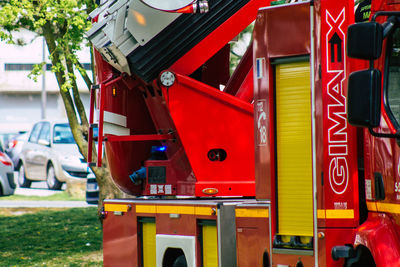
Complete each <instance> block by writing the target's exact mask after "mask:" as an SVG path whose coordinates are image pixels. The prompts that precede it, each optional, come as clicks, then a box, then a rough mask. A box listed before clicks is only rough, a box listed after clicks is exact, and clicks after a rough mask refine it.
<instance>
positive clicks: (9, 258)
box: [0, 207, 103, 266]
mask: <svg viewBox="0 0 400 267" xmlns="http://www.w3.org/2000/svg"><path fill="white" fill-rule="evenodd" d="M0 236H1V242H0V266H102V265H103V263H102V260H103V256H102V255H103V253H102V250H101V248H102V230H101V224H100V221H99V220H98V218H97V208H96V207H93V208H92V207H91V208H73V209H58V210H57V209H8V208H1V209H0Z"/></svg>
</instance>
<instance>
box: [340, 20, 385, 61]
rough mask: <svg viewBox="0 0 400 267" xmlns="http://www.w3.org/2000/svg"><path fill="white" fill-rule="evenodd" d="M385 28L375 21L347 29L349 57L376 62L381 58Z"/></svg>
mask: <svg viewBox="0 0 400 267" xmlns="http://www.w3.org/2000/svg"><path fill="white" fill-rule="evenodd" d="M382 43H383V26H382V25H381V24H379V23H377V22H375V21H373V22H365V23H357V24H353V25H350V26H349V27H348V29H347V55H348V56H349V57H352V58H357V59H365V60H375V59H378V58H379V57H380V56H381V53H382Z"/></svg>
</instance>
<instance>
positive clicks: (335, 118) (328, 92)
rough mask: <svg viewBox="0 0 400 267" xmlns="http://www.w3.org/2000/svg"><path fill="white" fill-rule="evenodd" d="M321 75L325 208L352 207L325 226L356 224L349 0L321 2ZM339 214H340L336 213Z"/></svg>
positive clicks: (356, 189) (356, 171)
mask: <svg viewBox="0 0 400 267" xmlns="http://www.w3.org/2000/svg"><path fill="white" fill-rule="evenodd" d="M320 14H321V36H320V38H321V77H322V92H323V105H324V109H323V114H324V126H323V127H324V148H325V149H324V162H325V164H324V195H325V196H324V209H329V210H353V214H354V216H352V217H351V216H350V217H348V218H341V219H339V218H338V219H333V218H327V221H326V226H328V227H339V226H340V227H355V226H357V225H358V220H359V192H358V167H357V148H356V145H357V142H355V140H356V131H355V128H354V127H351V126H350V125H348V124H347V120H346V95H347V77H348V67H347V65H348V63H349V61H348V59H347V57H346V56H345V51H346V39H347V38H346V33H347V27H348V25H349V24H351V23H353V22H354V3H353V2H351V1H341V3H339V2H337V1H335V2H333V1H328V0H326V1H321V7H320ZM339 217H340V216H339Z"/></svg>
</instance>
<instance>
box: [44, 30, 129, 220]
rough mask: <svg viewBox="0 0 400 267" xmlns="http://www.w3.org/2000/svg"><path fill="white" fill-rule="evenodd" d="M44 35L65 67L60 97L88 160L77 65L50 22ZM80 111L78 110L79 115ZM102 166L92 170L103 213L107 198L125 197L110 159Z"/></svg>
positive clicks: (54, 61)
mask: <svg viewBox="0 0 400 267" xmlns="http://www.w3.org/2000/svg"><path fill="white" fill-rule="evenodd" d="M43 35H44V37H45V39H46V43H47V47H48V50H49V53H50V55H52V57H51V61H52V64H53V65H54V66H55V65H57V64H59V63H60V62H62V65H63V67H62V68H60V69H59V70H58V71H56V72H55V75H56V79H57V82H58V85H59V88H60V94H61V97H62V100H63V103H64V107H65V110H66V113H67V117H68V121H69V124H70V127H71V131H72V134H73V136H74V139H75V141H76V144H77V145H78V148H79V151H80V152H81V154H82V155H83V157H84V158H85V159H86V161H87V159H88V142H87V140H86V139H85V136H88V129H89V125H88V120H87V117H86V114H85V110H84V107H83V104H82V102H81V101H80V95H79V91H78V88H77V86H76V80H75V78H73V77H75V76H73V75H71V74H73V67H72V66H73V64H72V63H71V62H70V61H69V60H68V50H67V48H63V47H60V44H57V42H56V39H55V38H56V37H55V35H54V30H53V29H52V27H51V25H50V24H49V23H47V24H46V25H45V26H44V27H43ZM57 45H58V46H57ZM66 84H69V85H70V87H71V88H68V90H65V89H64V87H65V85H66ZM69 89H72V92H73V96H71V93H70V92H71V90H69ZM76 111H78V114H77V112H76ZM77 115H78V116H79V118H80V121H81V124H80V123H79V121H78V118H77ZM93 160H94V161H95V162H96V161H97V153H96V150H95V149H93ZM102 166H103V167H100V168H99V167H91V169H92V170H93V172H94V174H95V176H96V180H97V183H98V186H99V205H98V211H99V213H100V211H101V209H102V205H103V200H104V199H107V198H121V197H123V196H124V193H123V192H122V191H121V190H120V189H119V188H118V187H117V186H116V185H115V183H114V182H113V180H112V178H111V175H110V171H109V169H108V168H107V163H106V160H104V159H103V162H102Z"/></svg>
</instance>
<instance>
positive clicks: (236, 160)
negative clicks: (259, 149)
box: [163, 74, 255, 196]
mask: <svg viewBox="0 0 400 267" xmlns="http://www.w3.org/2000/svg"><path fill="white" fill-rule="evenodd" d="M163 92H164V95H165V99H166V103H167V106H168V108H169V110H170V114H171V117H172V119H173V120H174V122H175V125H176V129H177V131H178V132H179V134H180V137H181V140H182V143H183V147H184V149H185V151H186V154H187V156H188V159H189V162H190V165H191V166H192V167H193V171H194V175H195V177H196V179H197V181H196V183H195V187H196V189H195V194H196V195H197V196H205V195H206V194H204V193H203V189H206V188H216V189H217V190H218V194H216V195H234V196H235V195H239V196H240V195H241V196H252V195H254V194H255V186H254V165H253V163H254V150H253V149H252V147H253V143H254V140H253V136H254V134H253V131H252V125H253V106H252V105H251V104H249V103H247V102H244V101H242V100H240V99H238V98H236V97H233V96H231V95H227V94H226V93H223V92H221V91H219V90H216V89H215V88H212V87H210V86H207V85H204V84H203V83H200V82H198V81H196V80H193V79H191V78H189V77H186V76H183V75H179V74H176V81H175V83H174V85H172V86H171V87H168V88H163ZM212 149H223V150H225V151H226V153H227V156H226V159H225V160H223V161H218V160H217V161H211V160H210V159H209V158H208V156H207V155H208V152H209V151H210V150H212Z"/></svg>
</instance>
